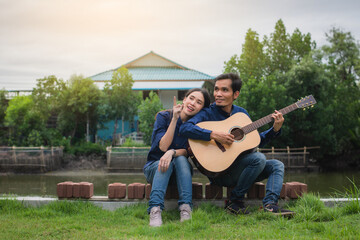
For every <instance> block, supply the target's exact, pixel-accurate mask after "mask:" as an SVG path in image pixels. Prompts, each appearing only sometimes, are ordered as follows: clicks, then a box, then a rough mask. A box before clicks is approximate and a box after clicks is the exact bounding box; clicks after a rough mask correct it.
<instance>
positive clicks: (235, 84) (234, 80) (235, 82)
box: [215, 73, 242, 92]
mask: <svg viewBox="0 0 360 240" xmlns="http://www.w3.org/2000/svg"><path fill="white" fill-rule="evenodd" d="M224 79H230V80H231V89H232V90H233V92H236V91H239V92H240V89H241V86H242V81H241V79H240V77H239V75H238V74H236V73H223V74H220V75H219V76H217V77H216V78H215V82H216V81H218V80H224Z"/></svg>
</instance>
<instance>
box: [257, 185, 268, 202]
mask: <svg viewBox="0 0 360 240" xmlns="http://www.w3.org/2000/svg"><path fill="white" fill-rule="evenodd" d="M255 186H256V188H257V190H258V194H257V195H258V196H257V197H258V199H263V198H264V197H265V191H266V190H265V184H264V183H262V182H256V183H255Z"/></svg>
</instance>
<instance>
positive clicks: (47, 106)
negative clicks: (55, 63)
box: [32, 75, 65, 117]
mask: <svg viewBox="0 0 360 240" xmlns="http://www.w3.org/2000/svg"><path fill="white" fill-rule="evenodd" d="M36 81H37V83H36V87H35V88H34V89H33V92H32V96H33V99H34V103H35V105H36V107H37V108H38V109H39V111H40V112H41V113H42V114H43V115H44V117H49V116H50V115H51V114H52V113H56V112H57V111H58V109H59V105H60V96H61V92H62V91H63V90H64V88H65V82H64V81H63V80H61V79H57V78H56V77H55V76H54V75H51V76H48V77H44V78H41V79H37V80H36Z"/></svg>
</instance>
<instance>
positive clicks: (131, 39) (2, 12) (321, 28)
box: [0, 0, 360, 90]
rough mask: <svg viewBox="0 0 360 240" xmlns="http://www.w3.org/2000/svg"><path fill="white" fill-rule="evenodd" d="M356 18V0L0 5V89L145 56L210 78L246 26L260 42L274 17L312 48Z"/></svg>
mask: <svg viewBox="0 0 360 240" xmlns="http://www.w3.org/2000/svg"><path fill="white" fill-rule="evenodd" d="M359 13H360V1H358V0H342V1H337V0H272V1H269V0H177V1H175V0H0V89H6V90H31V89H32V88H33V87H35V85H36V79H40V78H44V77H46V76H50V75H55V76H56V77H57V78H61V79H63V80H68V79H69V78H70V77H71V75H73V74H81V75H83V76H85V77H89V76H92V75H95V74H97V73H100V72H103V71H107V70H110V69H114V68H117V67H119V66H121V65H123V64H125V63H127V62H129V61H132V60H134V59H136V58H138V57H140V56H142V55H145V54H146V53H148V52H150V51H154V52H155V53H157V54H160V55H161V56H163V57H166V58H168V59H170V60H172V61H174V62H177V63H179V64H181V65H183V66H186V67H188V68H191V69H195V70H197V71H200V72H203V73H206V74H209V75H212V76H216V75H219V74H221V73H222V71H223V68H224V62H225V61H228V60H229V59H230V57H231V56H233V55H234V54H238V55H239V54H241V48H242V44H243V43H244V39H245V35H246V32H247V31H248V29H249V28H251V29H252V30H254V31H256V32H257V33H258V34H259V36H260V39H261V40H262V39H263V37H264V36H265V35H266V36H269V35H270V34H271V33H272V32H274V28H275V24H276V22H277V21H278V20H279V19H282V20H283V22H284V24H285V27H286V30H287V32H288V33H290V34H291V33H292V32H293V31H294V30H295V29H296V28H298V29H299V30H300V31H301V32H302V33H310V34H311V36H312V40H315V41H316V43H317V45H318V47H319V46H322V45H324V44H326V43H327V42H326V37H325V33H326V32H328V31H329V30H330V29H331V28H332V27H337V28H341V29H342V30H344V31H346V32H351V33H352V35H353V37H354V38H355V39H356V40H357V41H359V40H360V14H359Z"/></svg>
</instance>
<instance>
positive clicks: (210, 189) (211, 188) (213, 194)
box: [205, 183, 223, 199]
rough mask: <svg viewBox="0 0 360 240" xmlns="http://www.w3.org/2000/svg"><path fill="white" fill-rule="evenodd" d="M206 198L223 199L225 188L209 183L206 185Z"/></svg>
mask: <svg viewBox="0 0 360 240" xmlns="http://www.w3.org/2000/svg"><path fill="white" fill-rule="evenodd" d="M205 198H206V199H222V198H223V188H222V187H220V186H217V185H211V184H210V183H207V184H206V185H205Z"/></svg>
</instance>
